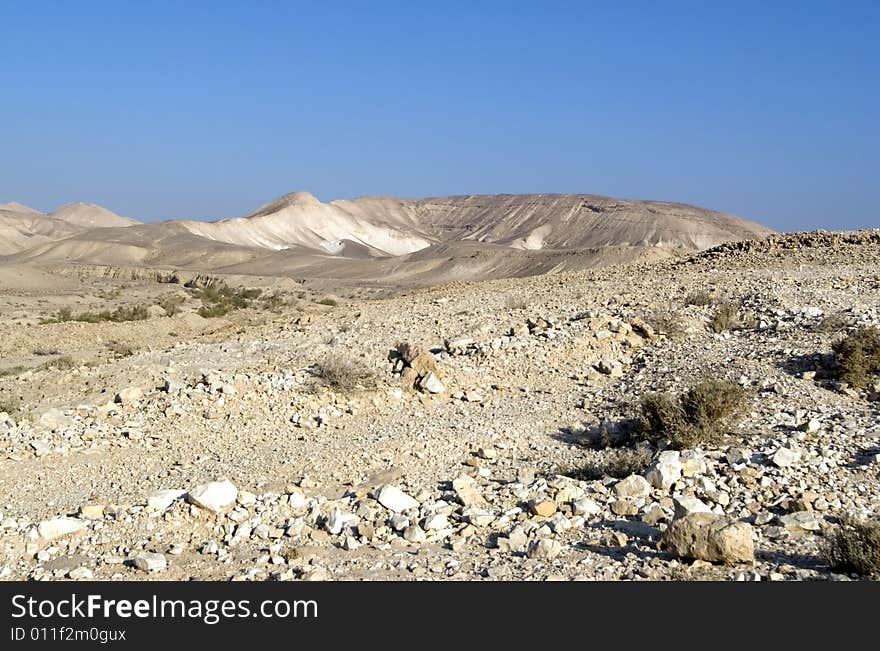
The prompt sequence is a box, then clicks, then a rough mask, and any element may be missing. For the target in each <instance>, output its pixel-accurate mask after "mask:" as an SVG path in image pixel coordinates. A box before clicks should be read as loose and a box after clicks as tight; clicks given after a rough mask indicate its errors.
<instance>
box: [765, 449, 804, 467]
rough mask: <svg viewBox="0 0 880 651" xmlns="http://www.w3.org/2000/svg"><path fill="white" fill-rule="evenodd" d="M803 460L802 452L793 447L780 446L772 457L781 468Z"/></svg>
mask: <svg viewBox="0 0 880 651" xmlns="http://www.w3.org/2000/svg"><path fill="white" fill-rule="evenodd" d="M800 460H801V453H800V451H798V450H792V449H791V448H779V449H778V450H777V451H776V453H775V454H774V455H773V456H772V457H771V461H773V463H774V464H776V465H777V466H779V467H780V468H788V467H789V466H793V465H794V464H796V463H797V462H798V461H800Z"/></svg>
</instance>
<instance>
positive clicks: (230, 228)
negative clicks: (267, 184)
mask: <svg viewBox="0 0 880 651" xmlns="http://www.w3.org/2000/svg"><path fill="white" fill-rule="evenodd" d="M10 214H14V215H16V219H19V220H20V219H25V217H24V215H23V214H22V213H10ZM30 219H31V220H35V219H42V220H44V222H45V224H44V226H43V232H33V233H31V235H30V237H31V239H30V240H29V241H28V240H27V238H23V237H19V238H18V239H17V240H16V241H15V243H13V244H11V245H9V246H7V248H6V250H5V251H2V250H0V254H3V253H4V252H5V253H6V254H9V253H15V255H14V256H12V257H13V258H14V260H15V261H18V262H34V263H41V262H77V263H83V264H106V265H139V266H147V267H149V266H172V267H180V268H184V267H185V268H191V269H197V270H202V271H223V270H234V271H235V273H242V274H248V273H253V274H260V275H272V274H277V275H303V276H308V275H315V276H320V277H337V278H349V277H356V278H362V279H370V278H374V279H382V278H390V277H393V278H396V279H399V280H400V281H403V280H405V279H406V278H408V277H418V278H419V279H420V280H419V282H430V280H431V275H432V274H436V275H437V277H438V280H437V282H440V281H441V280H440V279H446V278H453V279H467V278H470V277H472V278H474V279H476V278H481V277H501V276H504V275H526V274H529V273H545V272H547V271H551V270H555V269H560V268H572V267H584V266H591V265H593V264H595V263H596V261H604V262H605V263H611V261H613V260H617V259H633V258H634V257H639V256H640V255H642V254H641V253H639V251H642V250H645V249H663V250H668V251H677V250H680V251H688V250H701V249H706V248H709V247H713V246H717V245H719V244H722V243H724V242H730V241H739V240H748V239H755V238H760V237H763V236H765V235H768V234H770V233H772V231H771V230H769V229H767V228H765V227H763V226H761V225H759V224H756V223H754V222H750V221H746V220H744V219H741V218H738V217H735V216H733V215H729V214H726V213H721V212H717V211H713V210H707V209H704V208H698V207H696V206H690V205H687V204H679V203H669V202H659V201H637V200H629V199H614V198H610V197H601V196H596V195H575V194H526V195H509V194H508V195H466V196H453V197H433V198H428V199H398V198H394V197H378V196H377V197H361V198H358V199H352V200H339V201H331V202H328V203H323V202H321V201H319V200H318V199H317V198H315V197H314V196H313V195H311V194H309V193H307V192H296V193H292V194H287V195H284V196H282V197H279V198H278V199H276V200H274V201H272V202H270V203H268V204H266V205H264V206H261V207H260V208H258V209H257V210H255V211H253V212H251V213H250V214H248V215H246V216H244V217H237V218H231V219H221V220H218V221H213V222H206V221H191V220H182V221H180V220H175V221H165V222H154V223H148V224H140V223H138V222H135V221H134V220H131V219H127V218H124V217H119V216H118V215H115V214H114V213H111V212H110V211H107V210H105V209H103V208H101V207H100V206H94V205H91V204H69V205H67V206H64V207H62V208H59V209H58V210H56V211H54V212H52V213H50V214H49V215H47V216H40V215H39V213H38V214H37V216H31V217H30ZM47 224H54V225H55V226H54V227H52V228H49V227H48V226H46V225H47ZM71 228H72V229H73V231H72V232H71V230H70V229H71ZM628 249H632V250H628Z"/></svg>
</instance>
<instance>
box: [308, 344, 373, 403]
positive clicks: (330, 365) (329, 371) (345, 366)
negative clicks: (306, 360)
mask: <svg viewBox="0 0 880 651" xmlns="http://www.w3.org/2000/svg"><path fill="white" fill-rule="evenodd" d="M314 374H315V376H316V377H319V378H321V380H323V381H324V383H325V384H326V385H327V386H329V387H331V388H332V389H335V390H337V391H342V392H346V393H347V392H351V391H354V390H356V389H359V388H360V389H371V388H374V387H375V386H376V384H377V383H378V376H377V374H376V372H375V371H374V370H373V369H372V368H371V367H370V366H369V365H368V364H367V363H366V361H364V360H362V359H359V358H356V357H355V358H353V357H350V356H348V355H344V354H341V353H331V354H330V355H327V357H325V358H324V359H323V360H322V361H320V362H319V363H317V364H315V367H314Z"/></svg>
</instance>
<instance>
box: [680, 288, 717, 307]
mask: <svg viewBox="0 0 880 651" xmlns="http://www.w3.org/2000/svg"><path fill="white" fill-rule="evenodd" d="M713 303H715V298H714V297H713V296H712V294H710V293H709V292H707V291H706V290H703V289H700V290H697V291H695V292H691V293H690V294H688V295H687V296H686V297H685V299H684V304H685V305H700V306H702V305H712V304H713Z"/></svg>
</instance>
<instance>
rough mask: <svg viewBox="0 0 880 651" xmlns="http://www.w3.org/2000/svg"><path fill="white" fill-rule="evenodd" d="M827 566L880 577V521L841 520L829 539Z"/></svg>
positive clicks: (848, 518)
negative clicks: (879, 575)
mask: <svg viewBox="0 0 880 651" xmlns="http://www.w3.org/2000/svg"><path fill="white" fill-rule="evenodd" d="M826 557H827V560H828V563H829V564H830V565H831V566H832V567H834V568H837V569H841V570H846V571H853V572H858V573H859V574H863V575H878V574H880V521H878V520H876V519H872V520H857V519H855V518H851V517H842V518H841V519H840V526H839V527H838V528H837V530H836V531H835V532H834V534H833V535H832V536H830V538H829V544H828V548H827V550H826Z"/></svg>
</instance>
